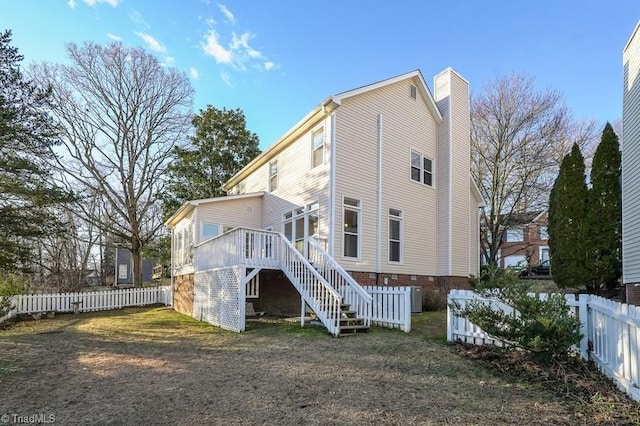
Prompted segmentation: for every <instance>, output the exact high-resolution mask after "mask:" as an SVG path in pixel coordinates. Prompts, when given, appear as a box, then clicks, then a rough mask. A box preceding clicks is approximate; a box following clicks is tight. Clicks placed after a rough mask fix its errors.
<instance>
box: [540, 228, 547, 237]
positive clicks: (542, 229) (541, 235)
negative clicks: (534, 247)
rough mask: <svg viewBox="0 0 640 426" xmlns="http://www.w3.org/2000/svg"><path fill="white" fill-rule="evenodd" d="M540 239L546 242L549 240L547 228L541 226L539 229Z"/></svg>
mask: <svg viewBox="0 0 640 426" xmlns="http://www.w3.org/2000/svg"><path fill="white" fill-rule="evenodd" d="M540 239H541V240H548V239H549V231H547V227H546V226H541V227H540Z"/></svg>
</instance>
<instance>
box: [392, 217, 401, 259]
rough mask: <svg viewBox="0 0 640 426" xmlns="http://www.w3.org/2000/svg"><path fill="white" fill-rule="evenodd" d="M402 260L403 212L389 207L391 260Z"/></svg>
mask: <svg viewBox="0 0 640 426" xmlns="http://www.w3.org/2000/svg"><path fill="white" fill-rule="evenodd" d="M401 261H402V212H401V211H400V210H396V209H389V262H401Z"/></svg>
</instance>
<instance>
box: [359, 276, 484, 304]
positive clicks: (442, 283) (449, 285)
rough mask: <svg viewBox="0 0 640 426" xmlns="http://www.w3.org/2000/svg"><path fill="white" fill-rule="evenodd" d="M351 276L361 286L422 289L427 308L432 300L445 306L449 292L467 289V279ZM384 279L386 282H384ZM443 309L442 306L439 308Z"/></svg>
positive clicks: (423, 300)
mask: <svg viewBox="0 0 640 426" xmlns="http://www.w3.org/2000/svg"><path fill="white" fill-rule="evenodd" d="M349 273H350V274H351V276H352V277H353V278H354V279H355V280H356V281H357V282H358V283H359V284H360V285H362V286H367V285H379V286H388V287H400V286H417V287H421V288H422V304H423V306H424V307H425V309H426V308H427V306H428V305H431V303H432V302H433V300H434V299H438V300H440V303H436V304H437V305H441V304H445V305H446V297H447V294H449V290H452V289H469V288H471V286H470V284H469V278H468V277H454V276H447V277H436V276H432V275H409V274H387V273H379V274H376V273H375V272H357V271H350V272H349ZM385 279H386V280H385ZM439 307H443V306H439Z"/></svg>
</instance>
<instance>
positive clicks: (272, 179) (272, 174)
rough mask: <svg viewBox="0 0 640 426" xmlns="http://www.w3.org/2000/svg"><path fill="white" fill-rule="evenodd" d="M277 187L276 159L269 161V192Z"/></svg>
mask: <svg viewBox="0 0 640 426" xmlns="http://www.w3.org/2000/svg"><path fill="white" fill-rule="evenodd" d="M276 189H278V160H273V161H272V162H270V163H269V192H273V191H275V190H276Z"/></svg>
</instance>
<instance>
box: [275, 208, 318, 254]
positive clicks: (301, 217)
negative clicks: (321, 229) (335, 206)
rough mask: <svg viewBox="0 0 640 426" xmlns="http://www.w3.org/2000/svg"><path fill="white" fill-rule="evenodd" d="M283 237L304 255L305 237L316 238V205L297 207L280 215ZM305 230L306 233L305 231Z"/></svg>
mask: <svg viewBox="0 0 640 426" xmlns="http://www.w3.org/2000/svg"><path fill="white" fill-rule="evenodd" d="M282 222H283V224H284V236H285V237H286V238H287V239H288V240H289V241H291V242H292V243H293V244H294V246H295V247H296V249H298V251H300V252H301V253H304V249H305V248H304V241H305V238H306V237H316V238H317V237H318V203H311V204H308V205H307V206H305V207H299V208H297V209H295V210H293V211H290V212H287V213H285V214H284V215H282ZM305 229H306V231H305Z"/></svg>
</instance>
